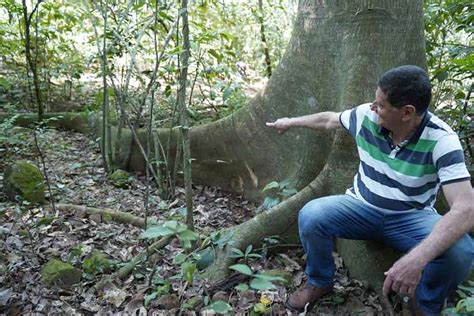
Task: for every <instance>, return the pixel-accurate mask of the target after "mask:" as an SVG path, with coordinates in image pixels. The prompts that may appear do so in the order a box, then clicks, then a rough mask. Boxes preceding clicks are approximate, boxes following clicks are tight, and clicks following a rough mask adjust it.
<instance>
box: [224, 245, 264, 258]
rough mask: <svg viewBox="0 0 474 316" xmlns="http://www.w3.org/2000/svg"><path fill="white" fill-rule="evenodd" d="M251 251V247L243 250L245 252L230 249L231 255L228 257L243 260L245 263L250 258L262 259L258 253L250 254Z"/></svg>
mask: <svg viewBox="0 0 474 316" xmlns="http://www.w3.org/2000/svg"><path fill="white" fill-rule="evenodd" d="M252 250H253V246H252V245H248V246H247V248H245V252H243V251H242V250H240V249H237V248H232V252H233V254H232V255H230V257H231V258H235V259H243V260H245V261H247V260H248V259H250V258H262V255H260V254H258V253H252Z"/></svg>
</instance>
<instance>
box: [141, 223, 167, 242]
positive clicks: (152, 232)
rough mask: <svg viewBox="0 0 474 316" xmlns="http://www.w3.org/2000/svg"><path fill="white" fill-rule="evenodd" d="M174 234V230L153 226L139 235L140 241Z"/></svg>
mask: <svg viewBox="0 0 474 316" xmlns="http://www.w3.org/2000/svg"><path fill="white" fill-rule="evenodd" d="M174 233H175V231H174V230H172V229H170V228H168V227H164V226H153V227H150V228H148V229H147V230H145V231H144V232H143V233H141V234H140V238H141V239H151V238H156V237H161V236H169V235H173V234H174Z"/></svg>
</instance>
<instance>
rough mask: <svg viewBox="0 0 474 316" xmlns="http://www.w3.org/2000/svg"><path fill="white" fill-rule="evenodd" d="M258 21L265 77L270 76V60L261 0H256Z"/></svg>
mask: <svg viewBox="0 0 474 316" xmlns="http://www.w3.org/2000/svg"><path fill="white" fill-rule="evenodd" d="M258 9H259V13H258V23H260V38H261V39H262V44H263V53H264V54H265V71H266V73H267V77H268V78H270V77H271V76H272V60H271V58H270V50H269V48H268V42H267V38H266V36H265V23H264V16H263V14H264V13H263V3H262V0H258Z"/></svg>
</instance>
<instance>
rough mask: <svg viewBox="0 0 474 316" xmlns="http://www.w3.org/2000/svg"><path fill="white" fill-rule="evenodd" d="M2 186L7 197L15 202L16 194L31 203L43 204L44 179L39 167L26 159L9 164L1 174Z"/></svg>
mask: <svg viewBox="0 0 474 316" xmlns="http://www.w3.org/2000/svg"><path fill="white" fill-rule="evenodd" d="M3 181H4V184H3V187H4V190H5V194H6V195H7V197H8V199H9V200H11V201H13V202H15V201H17V196H20V197H21V198H22V199H24V200H26V201H28V202H30V203H32V204H35V205H37V204H43V203H44V201H45V196H44V190H45V185H44V179H43V175H42V173H41V171H40V170H39V168H38V167H37V166H36V165H34V164H32V163H31V162H28V161H17V162H15V163H13V164H12V165H10V166H9V167H8V168H7V169H6V170H5V173H4V175H3Z"/></svg>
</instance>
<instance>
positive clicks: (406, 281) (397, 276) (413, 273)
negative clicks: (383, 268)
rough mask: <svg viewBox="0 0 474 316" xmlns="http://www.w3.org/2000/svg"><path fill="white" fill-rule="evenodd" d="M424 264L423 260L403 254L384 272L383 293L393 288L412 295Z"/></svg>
mask: <svg viewBox="0 0 474 316" xmlns="http://www.w3.org/2000/svg"><path fill="white" fill-rule="evenodd" d="M425 265H426V264H425V263H423V261H421V260H419V259H417V258H414V256H412V255H410V254H407V255H405V256H403V257H402V258H400V259H399V260H397V261H396V262H395V263H394V264H393V266H392V267H391V268H390V269H389V270H388V271H387V272H385V275H386V277H385V282H384V283H383V293H384V294H385V295H387V294H388V293H389V292H390V291H391V290H393V291H395V292H398V293H402V294H408V295H410V296H414V295H415V290H416V287H417V286H418V283H419V282H420V279H421V273H422V272H423V268H424V267H425Z"/></svg>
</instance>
